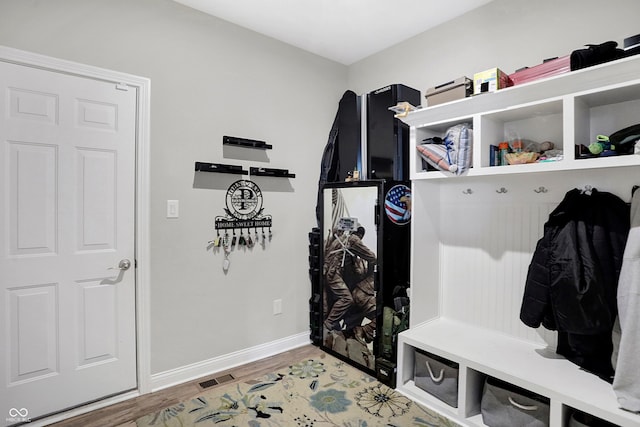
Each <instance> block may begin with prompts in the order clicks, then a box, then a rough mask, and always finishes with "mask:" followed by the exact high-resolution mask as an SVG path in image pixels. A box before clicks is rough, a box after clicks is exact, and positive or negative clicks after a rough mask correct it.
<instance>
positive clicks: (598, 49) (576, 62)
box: [570, 41, 625, 71]
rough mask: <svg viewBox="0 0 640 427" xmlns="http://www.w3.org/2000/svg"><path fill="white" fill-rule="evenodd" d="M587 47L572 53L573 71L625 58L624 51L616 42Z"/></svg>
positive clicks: (571, 63)
mask: <svg viewBox="0 0 640 427" xmlns="http://www.w3.org/2000/svg"><path fill="white" fill-rule="evenodd" d="M586 46H587V48H586V49H578V50H574V51H573V52H571V57H570V65H571V71H574V70H579V69H581V68H587V67H591V66H594V65H598V64H603V63H605V62H609V61H613V60H616V59H619V58H622V57H624V56H625V52H624V50H622V49H618V43H617V42H614V41H608V42H604V43H601V44H588V45H586Z"/></svg>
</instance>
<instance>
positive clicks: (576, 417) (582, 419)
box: [568, 411, 618, 427]
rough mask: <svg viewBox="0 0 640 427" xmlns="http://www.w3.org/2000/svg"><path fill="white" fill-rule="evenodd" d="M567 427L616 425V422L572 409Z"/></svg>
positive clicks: (613, 426) (614, 426)
mask: <svg viewBox="0 0 640 427" xmlns="http://www.w3.org/2000/svg"><path fill="white" fill-rule="evenodd" d="M568 427H618V426H617V425H616V424H613V423H610V422H608V421H604V420H601V419H600V418H596V417H594V416H593V415H589V414H585V413H584V412H580V411H574V412H573V413H571V418H569V424H568Z"/></svg>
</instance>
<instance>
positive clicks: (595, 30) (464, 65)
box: [349, 0, 640, 105]
mask: <svg viewBox="0 0 640 427" xmlns="http://www.w3.org/2000/svg"><path fill="white" fill-rule="evenodd" d="M638 16H640V2H639V1H637V0H611V1H601V0H536V1H531V0H494V1H492V2H491V3H488V4H486V5H485V6H483V7H480V8H478V9H476V10H474V11H471V12H469V13H467V14H465V15H463V16H461V17H459V18H456V19H455V20H453V21H451V22H449V23H447V24H444V25H441V26H439V27H437V28H434V29H432V30H429V31H426V32H424V33H421V34H419V35H417V36H415V37H413V38H411V39H409V40H407V41H405V42H403V43H400V44H398V45H395V46H393V47H391V48H389V49H387V50H385V51H383V52H380V53H378V54H376V55H372V56H370V57H368V58H365V59H364V60H362V61H359V62H358V63H356V64H353V65H352V66H350V67H349V88H350V89H351V90H353V91H355V92H356V93H367V92H369V91H371V90H375V89H377V88H380V87H383V86H386V85H388V84H390V83H403V84H405V85H407V86H410V87H413V88H415V89H419V90H420V92H421V93H422V96H423V98H422V100H423V105H426V103H425V102H424V93H425V91H426V89H427V88H428V87H432V86H435V85H438V84H441V83H444V82H447V81H450V80H453V79H455V78H457V77H461V76H467V77H469V78H473V74H474V73H477V72H480V71H484V70H486V69H489V68H493V67H498V68H500V69H501V70H503V71H504V72H506V73H508V74H510V73H513V72H514V71H515V70H516V69H518V68H521V67H524V66H534V65H537V64H540V63H541V62H542V60H543V59H545V58H550V57H555V56H558V57H560V56H564V55H568V54H570V53H571V52H572V51H573V50H576V49H580V48H582V47H583V45H585V44H588V43H592V44H598V43H602V42H605V41H608V40H614V41H617V42H618V43H619V45H620V47H622V45H623V40H624V39H625V38H626V37H629V36H632V35H635V34H638V33H640V23H639V22H638ZM399 64H401V65H399Z"/></svg>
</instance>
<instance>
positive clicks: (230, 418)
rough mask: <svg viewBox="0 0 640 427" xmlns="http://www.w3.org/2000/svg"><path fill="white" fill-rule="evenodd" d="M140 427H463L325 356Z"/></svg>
mask: <svg viewBox="0 0 640 427" xmlns="http://www.w3.org/2000/svg"><path fill="white" fill-rule="evenodd" d="M136 424H137V425H138V427H147V426H165V427H178V426H179V427H186V426H209V425H210V426H214V425H215V426H236V427H240V426H242V427H244V426H247V427H296V426H298V427H324V426H339V427H372V426H385V427H412V426H417V427H440V426H442V427H458V426H459V425H458V424H456V423H454V422H453V421H451V420H449V419H447V418H445V417H444V416H442V415H440V414H438V413H436V412H434V411H432V410H430V409H427V408H424V407H422V406H420V405H418V404H416V403H415V402H413V401H411V400H410V399H408V398H406V397H404V396H403V395H402V394H400V393H398V392H397V391H395V390H393V389H391V388H389V387H387V386H385V385H383V384H382V383H380V382H378V381H377V380H376V379H375V378H373V377H371V376H369V375H368V374H365V373H363V372H361V371H359V370H357V369H356V368H354V367H352V366H350V365H348V364H346V363H344V362H342V361H340V360H338V359H336V358H334V357H332V356H329V355H325V356H324V357H322V358H319V359H314V360H304V361H302V362H299V363H295V364H293V365H291V366H289V367H288V368H285V369H282V370H281V371H278V372H274V373H271V374H269V375H266V376H264V377H262V378H260V379H257V380H253V381H248V382H245V383H238V384H233V385H226V386H218V387H216V388H215V389H212V390H210V391H207V392H204V393H203V394H201V395H199V396H197V397H195V398H193V399H191V400H188V401H185V402H183V403H180V404H178V405H175V406H171V407H169V408H166V409H164V410H162V411H160V412H156V413H153V414H150V415H147V416H144V417H142V418H140V419H138V420H136Z"/></svg>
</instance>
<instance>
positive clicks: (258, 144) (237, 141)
mask: <svg viewBox="0 0 640 427" xmlns="http://www.w3.org/2000/svg"><path fill="white" fill-rule="evenodd" d="M222 145H235V146H238V147H246V148H258V149H262V150H270V149H271V148H273V146H272V145H270V144H267V143H266V142H264V141H258V140H255V139H247V138H238V137H235V136H226V135H225V136H223V137H222Z"/></svg>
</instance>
